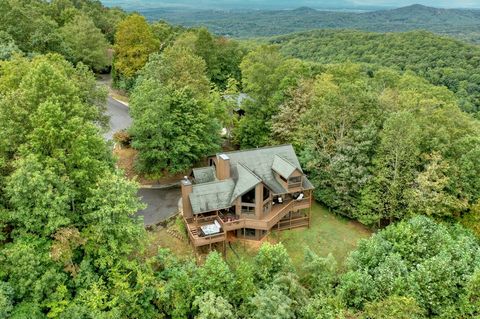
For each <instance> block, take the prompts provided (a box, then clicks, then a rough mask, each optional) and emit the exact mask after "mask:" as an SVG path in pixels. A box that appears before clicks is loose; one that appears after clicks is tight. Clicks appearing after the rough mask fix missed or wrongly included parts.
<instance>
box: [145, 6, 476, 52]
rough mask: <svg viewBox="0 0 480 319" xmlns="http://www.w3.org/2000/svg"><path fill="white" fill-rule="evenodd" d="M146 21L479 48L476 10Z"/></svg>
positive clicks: (181, 15)
mask: <svg viewBox="0 0 480 319" xmlns="http://www.w3.org/2000/svg"><path fill="white" fill-rule="evenodd" d="M138 11H140V12H141V13H142V14H144V15H145V16H146V17H147V18H148V19H150V20H160V19H162V20H166V21H167V22H170V23H174V24H181V25H184V26H205V27H207V28H208V29H210V30H211V31H212V32H214V33H216V34H219V35H226V36H231V37H240V38H250V37H268V36H273V35H280V34H287V33H292V32H299V31H306V30H313V29H356V30H363V31H372V32H401V31H411V30H418V29H422V30H427V31H431V32H435V33H437V34H444V35H449V36H454V37H456V38H459V39H462V40H467V41H470V42H477V43H480V10H476V9H439V8H432V7H426V6H422V5H412V6H408V7H402V8H398V9H391V10H378V11H369V12H339V11H319V10H315V9H311V8H308V7H302V8H299V9H294V10H243V11H239V10H237V11H226V10H203V11H192V10H178V9H165V8H163V9H155V8H144V9H139V10H138Z"/></svg>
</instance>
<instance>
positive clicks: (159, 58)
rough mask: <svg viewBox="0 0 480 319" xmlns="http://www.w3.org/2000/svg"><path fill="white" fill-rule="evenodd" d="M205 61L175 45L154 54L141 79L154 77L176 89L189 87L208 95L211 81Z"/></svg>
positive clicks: (162, 83)
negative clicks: (206, 73) (207, 75)
mask: <svg viewBox="0 0 480 319" xmlns="http://www.w3.org/2000/svg"><path fill="white" fill-rule="evenodd" d="M205 72H206V68H205V62H204V61H203V60H202V59H201V58H200V57H198V56H196V55H195V54H193V52H192V51H190V50H189V49H186V48H183V47H179V46H173V47H169V48H167V49H165V50H164V51H163V52H162V54H154V55H152V56H151V58H150V61H149V62H148V63H147V65H146V66H145V68H143V70H142V71H141V78H140V81H139V82H141V81H142V80H144V79H153V80H155V81H158V82H159V84H161V85H162V86H171V87H172V88H174V89H181V88H184V87H189V88H190V89H191V90H192V92H194V93H195V94H196V95H198V96H199V97H203V98H205V97H207V96H208V93H209V92H210V82H209V81H208V78H207V77H206V76H205Z"/></svg>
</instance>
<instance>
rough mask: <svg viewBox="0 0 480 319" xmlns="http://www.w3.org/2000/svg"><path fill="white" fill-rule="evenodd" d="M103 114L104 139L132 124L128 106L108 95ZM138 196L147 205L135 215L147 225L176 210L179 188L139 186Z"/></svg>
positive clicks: (179, 195)
mask: <svg viewBox="0 0 480 319" xmlns="http://www.w3.org/2000/svg"><path fill="white" fill-rule="evenodd" d="M105 114H106V115H107V116H109V117H110V121H109V123H110V128H109V130H108V132H106V133H105V134H103V136H104V138H105V139H106V140H112V138H113V134H114V133H115V132H118V131H121V130H124V129H127V128H129V127H130V125H131V124H132V118H131V117H130V114H129V113H128V106H126V105H125V104H123V103H120V102H118V101H117V100H115V99H113V98H111V97H110V96H109V97H108V100H107V110H106V112H105ZM138 197H140V198H141V200H142V202H143V203H145V204H146V205H147V207H146V208H145V209H143V210H141V211H139V212H138V213H137V214H136V216H142V217H143V223H144V224H145V226H149V225H155V224H158V223H160V222H162V221H164V220H165V219H166V218H168V217H170V216H172V215H173V214H175V213H176V212H177V208H178V205H177V204H178V199H179V198H180V197H181V192H180V189H179V188H175V187H173V188H164V189H154V188H151V189H148V188H140V189H139V190H138Z"/></svg>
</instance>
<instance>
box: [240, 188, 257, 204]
mask: <svg viewBox="0 0 480 319" xmlns="http://www.w3.org/2000/svg"><path fill="white" fill-rule="evenodd" d="M242 203H249V204H255V188H252V189H251V190H249V191H248V192H247V193H245V194H243V195H242Z"/></svg>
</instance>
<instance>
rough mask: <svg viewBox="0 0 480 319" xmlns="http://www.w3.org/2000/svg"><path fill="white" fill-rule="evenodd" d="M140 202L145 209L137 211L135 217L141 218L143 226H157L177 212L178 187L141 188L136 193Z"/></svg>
mask: <svg viewBox="0 0 480 319" xmlns="http://www.w3.org/2000/svg"><path fill="white" fill-rule="evenodd" d="M138 196H139V197H141V198H142V202H144V203H145V204H147V205H148V206H147V208H145V209H144V210H141V211H139V212H138V213H137V214H136V215H137V216H143V222H144V224H145V226H149V225H155V224H158V223H160V222H162V221H164V220H165V219H167V218H168V217H170V216H172V215H174V214H175V213H176V212H177V211H178V201H179V199H180V197H181V196H182V194H181V190H180V188H178V187H173V188H164V189H151V188H142V189H140V190H139V191H138Z"/></svg>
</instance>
